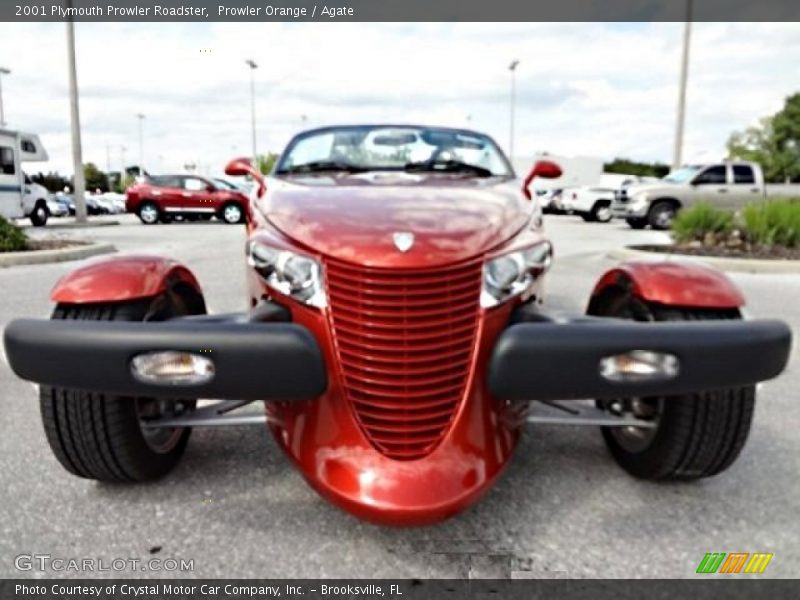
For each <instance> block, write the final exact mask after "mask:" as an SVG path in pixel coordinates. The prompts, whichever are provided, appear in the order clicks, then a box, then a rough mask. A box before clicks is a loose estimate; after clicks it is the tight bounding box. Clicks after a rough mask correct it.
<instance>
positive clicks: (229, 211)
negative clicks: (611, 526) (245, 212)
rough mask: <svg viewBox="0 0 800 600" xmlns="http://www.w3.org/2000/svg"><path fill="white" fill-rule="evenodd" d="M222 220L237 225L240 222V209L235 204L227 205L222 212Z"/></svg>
mask: <svg viewBox="0 0 800 600" xmlns="http://www.w3.org/2000/svg"><path fill="white" fill-rule="evenodd" d="M222 218H223V219H224V220H225V222H226V223H230V224H233V223H239V222H240V221H241V220H242V209H241V208H239V207H238V206H237V205H236V204H228V205H227V206H226V207H225V208H224V209H223V210H222Z"/></svg>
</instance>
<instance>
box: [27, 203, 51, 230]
mask: <svg viewBox="0 0 800 600" xmlns="http://www.w3.org/2000/svg"><path fill="white" fill-rule="evenodd" d="M49 216H50V211H49V210H48V209H47V204H45V202H44V200H39V201H38V202H37V203H36V206H34V207H33V212H31V216H30V219H31V224H32V225H33V226H34V227H44V226H45V225H47V218H48V217H49Z"/></svg>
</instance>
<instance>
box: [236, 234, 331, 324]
mask: <svg viewBox="0 0 800 600" xmlns="http://www.w3.org/2000/svg"><path fill="white" fill-rule="evenodd" d="M247 263H248V264H249V265H250V266H251V267H253V268H254V269H255V270H256V272H257V273H258V274H259V275H261V277H262V278H263V279H264V281H265V282H266V283H267V285H269V286H270V287H271V288H274V289H275V290H277V291H279V292H280V293H282V294H285V295H287V296H291V297H292V298H295V299H296V300H299V301H300V302H303V303H304V304H309V305H311V306H316V307H319V308H324V307H325V306H326V305H327V301H326V298H325V290H324V289H323V287H322V269H321V268H320V265H319V263H318V262H317V261H315V260H314V259H312V258H309V257H308V256H303V255H302V254H295V253H294V252H290V251H288V250H281V249H279V248H273V247H272V246H267V245H266V244H262V243H261V242H256V241H250V242H248V244H247Z"/></svg>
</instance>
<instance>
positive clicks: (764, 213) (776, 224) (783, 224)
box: [742, 198, 800, 248]
mask: <svg viewBox="0 0 800 600" xmlns="http://www.w3.org/2000/svg"><path fill="white" fill-rule="evenodd" d="M742 224H743V226H744V231H745V236H746V238H747V241H749V242H750V243H752V244H758V245H762V246H774V245H780V246H787V247H789V248H794V247H795V246H798V245H800V199H798V198H795V199H783V200H772V201H770V202H759V203H758V204H748V205H747V206H745V207H744V210H743V211H742Z"/></svg>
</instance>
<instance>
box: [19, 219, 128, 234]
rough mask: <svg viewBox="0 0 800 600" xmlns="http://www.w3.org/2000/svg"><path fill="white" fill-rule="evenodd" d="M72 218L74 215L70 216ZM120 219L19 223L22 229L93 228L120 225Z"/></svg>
mask: <svg viewBox="0 0 800 600" xmlns="http://www.w3.org/2000/svg"><path fill="white" fill-rule="evenodd" d="M70 218H72V217H70ZM119 224H120V223H119V221H89V222H87V223H75V222H70V223H51V222H50V220H48V221H47V225H45V226H44V227H34V226H33V225H30V224H25V225H17V227H19V228H20V229H30V230H32V231H47V230H50V229H91V228H93V227H111V226H112V225H119Z"/></svg>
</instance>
